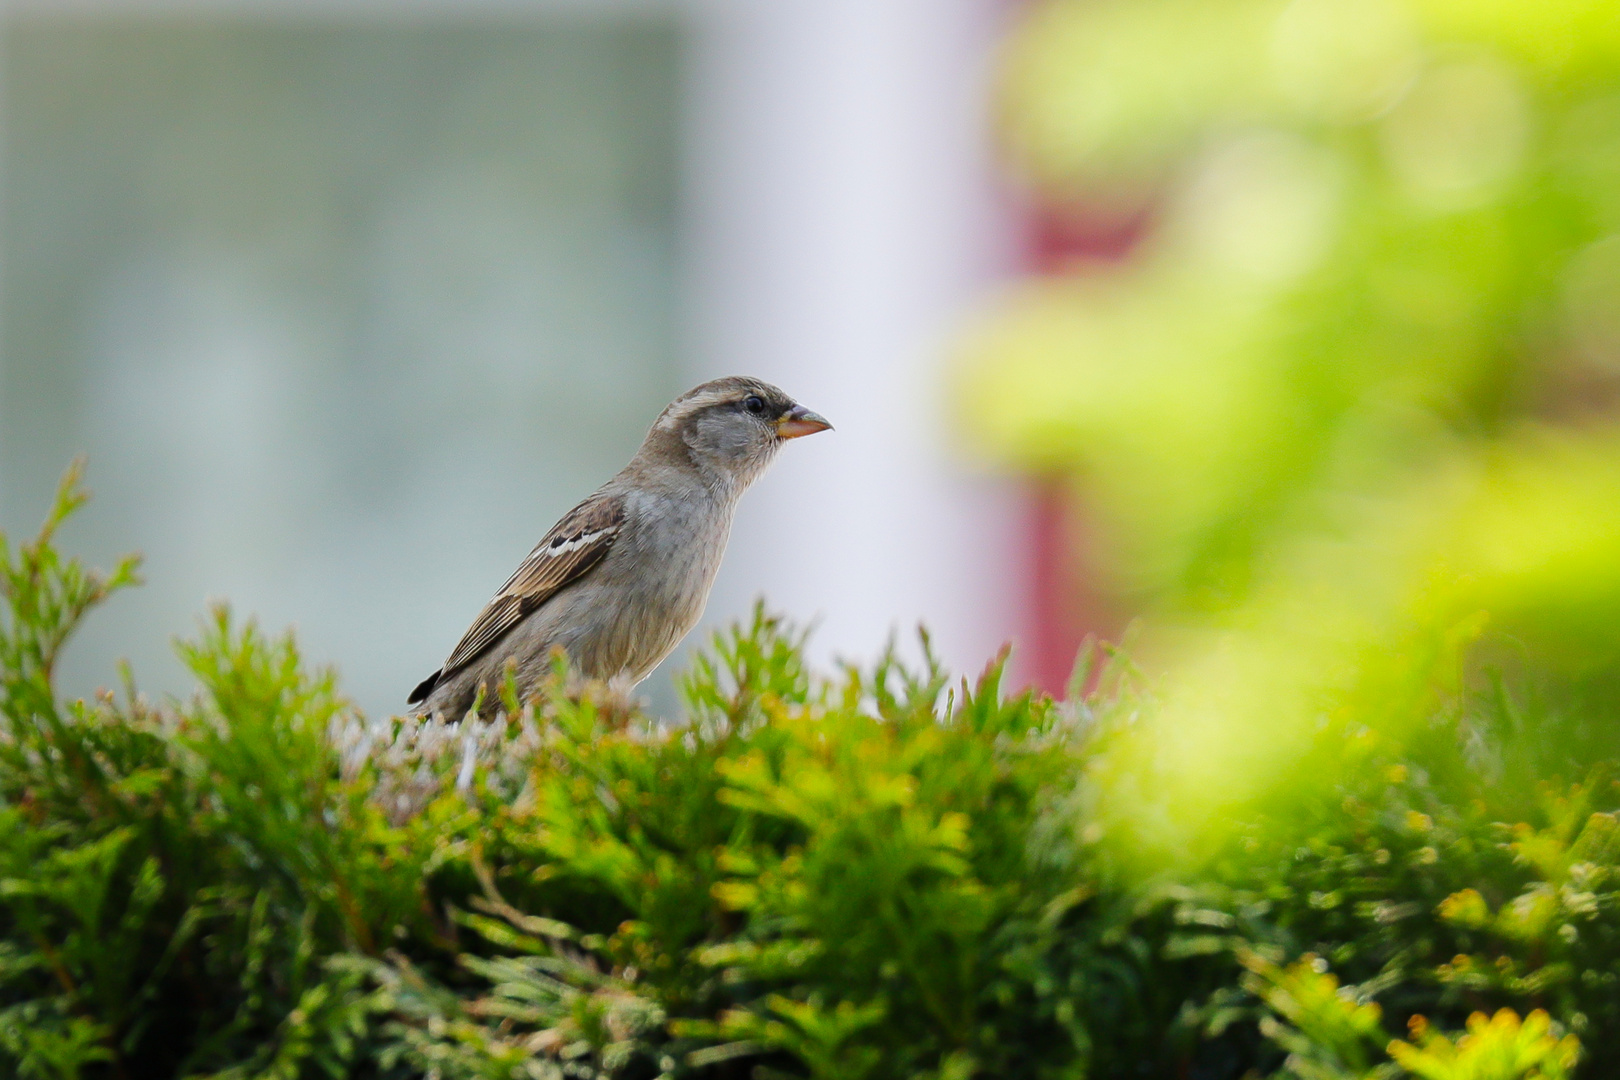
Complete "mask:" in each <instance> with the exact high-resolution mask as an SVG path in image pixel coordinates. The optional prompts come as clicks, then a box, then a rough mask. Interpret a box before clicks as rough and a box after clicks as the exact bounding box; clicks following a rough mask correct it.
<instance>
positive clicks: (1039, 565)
mask: <svg viewBox="0 0 1620 1080" xmlns="http://www.w3.org/2000/svg"><path fill="white" fill-rule="evenodd" d="M1147 217H1148V215H1147V212H1146V211H1145V210H1142V211H1136V212H1132V213H1130V214H1119V213H1109V212H1103V211H1098V210H1091V211H1089V212H1088V210H1087V209H1086V208H1085V207H1080V206H1051V207H1037V208H1036V209H1035V210H1034V211H1033V212H1031V213H1030V215H1029V224H1028V229H1027V232H1026V236H1027V237H1028V240H1027V246H1026V249H1025V251H1026V254H1025V259H1026V262H1027V265H1028V267H1029V269H1030V271H1031V272H1033V273H1035V274H1043V275H1060V274H1065V273H1073V272H1075V271H1077V270H1082V269H1083V268H1085V267H1086V266H1088V265H1090V266H1097V265H1099V264H1107V263H1112V262H1118V261H1119V260H1121V259H1123V258H1124V257H1125V256H1126V255H1128V254H1129V253H1130V252H1131V250H1132V248H1134V247H1135V245H1136V243H1137V241H1138V240H1139V239H1140V237H1141V236H1142V233H1143V232H1144V231H1145V229H1146V226H1147ZM1025 521H1026V526H1025V530H1026V536H1027V538H1028V539H1027V541H1026V542H1027V544H1028V548H1027V550H1028V552H1029V560H1028V562H1027V564H1026V565H1027V566H1028V567H1029V570H1028V573H1029V585H1028V601H1027V602H1028V607H1027V615H1026V618H1027V620H1028V628H1027V633H1028V647H1027V649H1026V657H1025V661H1024V664H1023V667H1024V671H1023V675H1024V677H1025V678H1026V679H1027V680H1028V681H1029V682H1030V683H1031V684H1033V685H1034V686H1036V687H1038V688H1040V689H1042V690H1044V691H1046V692H1047V693H1050V694H1061V693H1062V692H1063V691H1064V689H1065V688H1066V687H1067V685H1068V681H1069V675H1070V673H1071V672H1072V671H1073V668H1074V659H1075V654H1076V653H1077V652H1078V651H1079V649H1080V645H1081V644H1082V643H1083V642H1084V641H1085V639H1086V637H1087V636H1089V635H1093V634H1094V635H1096V636H1098V637H1100V638H1109V637H1114V636H1117V634H1118V632H1119V629H1120V625H1121V621H1120V619H1119V613H1118V612H1115V611H1112V610H1110V607H1109V605H1108V603H1107V600H1106V598H1105V597H1104V596H1103V594H1102V591H1101V590H1100V589H1099V588H1097V585H1096V575H1095V573H1094V572H1093V569H1094V565H1095V563H1094V558H1093V555H1092V551H1091V544H1090V537H1089V536H1088V535H1087V529H1086V513H1085V507H1084V506H1083V505H1077V504H1076V501H1075V498H1074V485H1073V484H1071V483H1070V482H1069V479H1068V478H1067V477H1065V476H1063V475H1061V474H1050V475H1046V476H1039V477H1036V478H1034V480H1033V481H1032V482H1031V484H1030V486H1029V496H1028V511H1027V514H1026V517H1025Z"/></svg>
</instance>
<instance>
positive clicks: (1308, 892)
mask: <svg viewBox="0 0 1620 1080" xmlns="http://www.w3.org/2000/svg"><path fill="white" fill-rule="evenodd" d="M82 499H83V496H82V494H81V493H80V492H79V489H78V487H77V483H76V477H75V476H73V475H70V476H69V478H68V480H67V481H66V482H65V483H64V485H63V488H62V491H61V493H60V495H59V497H58V500H57V503H56V506H55V507H54V509H53V510H52V513H51V515H50V518H49V520H48V522H47V524H46V526H45V528H44V530H43V531H42V532H41V533H40V535H39V536H38V537H37V538H35V539H34V540H32V541H30V542H28V543H25V544H22V545H19V546H16V547H13V546H11V545H10V544H9V543H0V594H3V598H4V601H5V602H4V605H3V607H0V612H3V620H0V1075H15V1076H18V1077H29V1078H40V1080H45V1078H50V1080H56V1078H64V1080H65V1078H85V1080H92V1078H94V1080H100V1078H103V1077H105V1078H129V1080H135V1078H146V1077H154V1078H155V1077H196V1078H202V1077H211V1078H220V1080H224V1078H232V1080H236V1078H241V1080H247V1078H261V1077H262V1078H278V1080H294V1078H303V1077H362V1078H365V1077H375V1078H385V1077H386V1078H394V1077H401V1078H403V1077H436V1078H440V1080H462V1078H465V1080H472V1078H480V1080H483V1078H488V1080H496V1078H500V1080H507V1078H525V1077H526V1078H554V1077H555V1078H562V1077H601V1078H642V1077H658V1076H668V1077H703V1078H741V1077H749V1078H759V1080H770V1078H781V1077H816V1078H826V1080H832V1078H840V1080H841V1078H862V1077H871V1078H885V1080H886V1078H890V1077H917V1078H939V1080H945V1078H960V1080H966V1078H969V1077H1031V1078H1049V1077H1050V1078H1057V1077H1075V1078H1080V1077H1099V1078H1101V1077H1131V1076H1138V1077H1155V1078H1157V1077H1163V1078H1172V1077H1198V1078H1200V1080H1206V1078H1207V1080H1228V1078H1229V1080H1238V1078H1240V1077H1265V1076H1277V1077H1298V1078H1302V1080H1307V1078H1308V1080H1349V1078H1356V1080H1365V1078H1372V1077H1389V1078H1394V1077H1401V1076H1413V1077H1423V1078H1427V1080H1531V1078H1537V1077H1539V1078H1544V1080H1554V1078H1561V1077H1570V1076H1588V1077H1596V1076H1610V1075H1614V1074H1615V1070H1616V1068H1617V1066H1620V1053H1617V1051H1616V1050H1615V1049H1614V1047H1616V1046H1620V992H1617V987H1616V985H1615V984H1616V982H1617V981H1620V976H1617V975H1616V974H1615V973H1616V972H1617V971H1620V876H1617V868H1620V813H1617V810H1620V806H1617V804H1620V799H1617V793H1616V790H1615V786H1614V782H1613V780H1612V779H1611V775H1612V774H1611V772H1610V770H1609V766H1608V765H1606V764H1605V763H1604V761H1603V760H1602V755H1601V754H1598V753H1595V752H1592V746H1593V745H1596V746H1599V747H1601V745H1602V743H1601V740H1598V742H1597V743H1589V742H1585V743H1583V742H1580V741H1578V740H1576V741H1572V740H1569V739H1562V740H1559V739H1554V738H1552V734H1549V733H1554V728H1555V727H1556V726H1557V725H1558V724H1559V723H1566V722H1567V723H1577V722H1579V723H1586V722H1587V719H1588V718H1589V713H1588V714H1582V716H1580V717H1577V718H1576V720H1569V721H1566V720H1563V719H1560V718H1559V717H1558V716H1554V715H1552V714H1551V713H1550V712H1549V713H1548V714H1546V715H1542V714H1541V713H1538V712H1536V711H1535V710H1533V709H1529V710H1528V711H1527V708H1528V707H1526V706H1524V705H1522V704H1515V701H1516V700H1517V699H1516V698H1515V697H1514V695H1513V693H1510V692H1509V691H1508V690H1505V689H1504V690H1501V691H1500V692H1494V693H1490V694H1480V695H1471V694H1468V693H1459V694H1458V695H1457V696H1456V697H1455V699H1454V700H1451V701H1449V702H1448V703H1447V705H1446V707H1445V708H1443V709H1441V710H1440V711H1439V712H1437V714H1436V715H1435V716H1434V717H1433V719H1432V722H1431V723H1430V724H1429V725H1428V726H1427V727H1426V728H1425V729H1424V730H1423V731H1421V732H1419V733H1417V734H1416V735H1415V736H1413V735H1410V733H1408V735H1407V736H1404V737H1402V738H1400V739H1397V738H1395V737H1394V736H1393V735H1389V734H1381V733H1380V732H1379V731H1378V730H1377V727H1376V725H1374V724H1372V723H1370V722H1369V718H1367V717H1343V718H1335V719H1334V720H1333V721H1332V722H1329V723H1324V724H1323V726H1322V728H1321V730H1320V731H1319V732H1318V736H1317V741H1318V746H1317V747H1316V750H1315V752H1314V756H1313V757H1312V758H1311V759H1310V763H1309V765H1308V767H1309V768H1311V769H1314V770H1319V774H1320V779H1319V781H1318V782H1314V783H1311V784H1308V785H1305V788H1304V790H1305V791H1306V792H1307V793H1308V794H1307V795H1305V796H1299V795H1298V794H1297V793H1296V794H1294V795H1291V796H1289V797H1288V798H1286V799H1284V798H1283V797H1282V796H1279V795H1276V794H1275V793H1274V794H1273V795H1272V796H1271V797H1268V798H1267V799H1264V800H1257V801H1255V802H1253V803H1252V804H1248V805H1245V806H1244V807H1242V808H1240V809H1239V810H1236V811H1233V820H1232V821H1231V822H1230V828H1229V830H1228V831H1227V834H1226V835H1227V839H1226V840H1224V841H1223V842H1222V843H1221V844H1220V845H1219V846H1218V848H1217V849H1215V850H1213V851H1210V852H1204V853H1201V854H1199V855H1198V857H1196V858H1193V857H1190V856H1189V857H1188V858H1186V859H1184V860H1182V861H1179V862H1178V861H1175V860H1170V861H1169V862H1164V863H1160V864H1157V865H1155V866H1153V867H1152V868H1148V864H1146V863H1144V862H1143V860H1142V859H1141V858H1140V857H1139V856H1140V851H1139V850H1138V849H1139V848H1140V847H1141V846H1143V845H1146V844H1148V843H1150V840H1149V839H1148V831H1149V830H1147V829H1146V828H1145V827H1144V826H1143V823H1144V822H1145V821H1147V819H1148V818H1149V817H1150V816H1151V814H1152V812H1153V806H1154V802H1153V798H1152V795H1153V793H1152V790H1151V788H1152V777H1151V776H1150V775H1140V774H1131V773H1129V769H1130V768H1131V767H1132V766H1131V765H1130V763H1129V762H1128V761H1127V760H1126V759H1125V758H1123V757H1122V756H1121V755H1119V754H1118V753H1117V752H1116V751H1117V747H1118V746H1119V745H1121V740H1122V737H1123V736H1124V735H1125V734H1126V733H1129V732H1131V731H1132V730H1133V728H1135V727H1137V726H1138V725H1139V724H1140V722H1141V719H1142V717H1144V716H1145V715H1148V714H1150V713H1151V712H1152V710H1153V709H1154V705H1155V703H1154V698H1153V694H1152V692H1151V687H1150V686H1147V685H1145V684H1144V682H1145V681H1144V680H1143V679H1142V678H1141V677H1140V676H1139V675H1138V674H1137V673H1136V672H1135V671H1134V669H1133V668H1132V667H1131V666H1130V664H1129V662H1128V661H1127V660H1126V659H1124V658H1123V657H1122V656H1120V655H1117V654H1111V653H1109V652H1107V651H1106V650H1099V649H1095V648H1094V649H1091V650H1089V651H1088V653H1087V654H1086V655H1085V657H1084V658H1083V662H1082V664H1081V666H1080V668H1079V669H1078V670H1077V673H1076V680H1075V684H1074V691H1073V692H1072V693H1071V694H1070V695H1069V696H1068V698H1067V700H1063V701H1054V700H1051V699H1048V698H1045V697H1042V696H1039V695H1034V694H1030V693H1016V694H1009V693H1007V692H1005V691H1004V689H1003V686H1002V674H1001V672H1002V663H1003V661H1004V659H1005V657H1004V656H1003V657H1000V658H998V659H997V660H996V661H994V662H992V663H991V664H990V665H989V667H988V668H987V669H986V671H985V672H984V673H983V675H981V676H980V678H979V679H978V680H977V681H976V682H974V683H971V684H970V683H968V682H965V681H953V680H951V679H950V678H948V677H947V675H946V674H945V673H944V672H943V671H942V670H940V668H939V665H938V664H937V663H936V662H935V661H934V660H933V659H932V657H931V654H930V653H929V652H928V649H927V639H926V638H923V642H922V644H923V650H922V651H923V654H924V660H923V662H922V663H921V664H920V665H914V666H907V665H906V664H904V663H902V662H901V661H900V660H899V659H897V658H896V656H895V655H894V654H893V653H892V652H891V654H890V655H888V656H885V657H884V658H882V659H881V660H879V661H878V662H877V663H876V664H874V665H872V666H870V667H847V668H844V669H843V670H840V671H838V672H837V673H835V674H833V675H831V676H820V675H817V674H815V673H813V672H811V671H809V670H808V669H807V668H806V666H805V663H804V650H803V644H804V640H803V635H802V633H801V632H799V631H797V630H795V629H793V628H792V627H791V626H789V625H788V624H786V623H785V622H783V621H782V620H780V619H778V618H776V617H773V616H770V615H768V614H766V613H765V612H764V611H763V610H761V611H759V612H756V614H755V616H754V618H753V620H752V622H751V623H750V624H748V625H745V626H739V627H737V628H735V629H734V630H732V631H731V632H729V633H727V634H724V635H721V636H720V637H719V638H718V639H717V640H716V641H715V642H714V643H713V645H712V646H711V648H710V649H709V650H708V651H707V652H706V653H704V654H703V655H702V656H701V657H700V658H699V659H698V660H697V661H696V662H695V664H694V666H693V667H692V669H691V670H690V671H689V672H688V674H687V675H686V677H685V678H684V680H683V682H682V691H683V694H684V698H685V702H686V713H685V716H684V717H682V718H681V719H680V720H679V721H678V722H670V723H661V722H659V721H657V720H655V719H653V718H651V717H649V716H647V715H646V714H645V713H644V712H643V711H642V709H641V707H640V705H639V704H638V703H637V702H635V701H634V700H629V699H626V698H625V697H623V696H622V695H617V694H615V693H613V692H611V691H610V690H609V689H608V688H605V687H602V686H595V685H588V684H579V683H577V682H576V681H575V680H573V679H572V678H571V676H570V675H569V673H568V671H567V670H566V667H565V665H564V664H563V663H562V662H561V661H559V662H558V665H557V667H556V670H555V672H554V676H553V678H552V680H551V682H550V684H549V685H548V687H547V688H546V690H545V692H544V693H543V694H541V695H539V697H538V698H537V699H536V700H534V701H531V702H520V701H517V700H515V699H514V696H513V694H512V689H511V687H507V688H506V691H505V693H504V695H503V697H504V701H503V704H504V706H505V708H504V712H503V713H502V715H501V716H500V717H499V719H497V720H496V721H494V722H487V723H486V722H480V721H476V720H471V719H469V720H468V721H466V722H464V723H461V724H457V725H436V724H423V723H420V722H418V721H414V720H411V719H408V718H368V717H365V716H362V715H361V714H359V713H358V712H357V711H356V710H355V709H354V708H353V707H352V706H351V705H350V704H349V703H347V702H346V701H345V700H344V699H343V698H342V696H341V695H340V693H339V692H338V690H337V688H336V685H335V680H334V678H333V676H332V674H331V673H330V672H325V671H321V670H318V669H313V668H311V667H310V666H309V665H308V664H307V663H306V662H305V661H304V659H303V658H302V657H301V656H300V654H299V652H298V651H297V649H296V647H295V645H294V643H293V641H292V640H291V639H290V638H288V637H280V638H277V637H273V636H268V635H266V634H264V633H262V632H261V631H260V630H258V629H257V628H256V627H254V626H253V625H252V624H251V623H247V624H242V623H239V622H237V621H236V620H234V619H233V618H232V617H231V616H230V615H229V614H228V613H226V612H225V611H223V610H221V611H216V612H214V613H213V614H212V615H211V616H210V617H209V619H208V620H207V621H206V623H205V624H204V626H203V628H202V630H201V632H200V634H199V635H198V637H197V638H196V640H194V641H192V642H189V643H187V644H184V645H182V646H181V647H180V648H181V655H182V656H183V657H184V659H185V661H186V663H187V664H188V665H189V667H190V669H191V671H192V672H193V674H194V675H195V677H196V681H197V687H198V689H197V691H196V693H195V694H194V695H193V696H192V697H191V698H189V699H187V700H184V701H167V702H154V701H150V700H147V699H146V698H144V697H142V696H141V695H140V694H138V693H136V692H135V691H134V689H133V688H132V687H133V680H132V679H130V678H128V677H127V676H126V678H125V680H124V686H123V688H122V689H120V690H119V691H117V692H112V693H104V694H102V695H100V696H98V697H96V698H95V699H94V700H91V701H64V700H62V698H61V696H60V695H59V694H58V693H57V691H56V689H55V687H54V686H53V684H52V669H53V667H54V664H55V661H56V659H57V657H58V655H59V654H60V651H61V649H62V647H63V646H64V645H65V644H66V642H67V641H68V640H69V638H70V637H71V635H72V632H73V630H74V629H75V627H76V626H77V625H78V624H79V623H80V621H81V620H82V619H83V618H84V617H85V616H86V615H87V614H89V613H90V612H91V611H92V610H93V608H94V607H95V606H96V605H97V604H99V603H100V602H102V601H103V600H105V599H107V598H108V597H109V596H110V595H112V594H113V593H114V592H116V591H117V590H118V589H121V588H123V587H126V586H128V585H131V584H134V583H135V581H136V568H135V564H134V563H133V561H126V562H124V563H121V564H120V565H119V566H118V567H117V568H115V569H114V570H113V571H112V572H111V573H107V574H99V573H95V572H92V571H89V570H86V569H85V568H83V567H82V566H81V565H80V564H79V563H77V562H76V561H74V560H72V559H69V558H66V557H65V556H64V555H62V554H61V552H60V551H59V550H58V549H57V547H56V535H55V533H56V528H57V526H58V525H59V524H60V523H61V521H62V520H63V519H64V518H65V517H66V516H67V515H68V514H70V513H71V512H72V511H73V510H74V509H76V508H77V506H78V505H79V503H80V502H81V501H82ZM1538 733H1539V734H1538ZM1541 736H1546V740H1542V739H1541ZM1549 740H1550V741H1551V742H1553V743H1556V744H1557V745H1561V746H1565V747H1575V748H1576V749H1574V750H1570V751H1569V752H1568V753H1567V754H1566V755H1565V756H1564V757H1562V758H1549V759H1548V760H1545V761H1542V760H1536V759H1533V758H1532V757H1529V756H1527V755H1525V754H1521V753H1518V752H1517V748H1522V747H1523V746H1525V745H1529V744H1531V743H1538V741H1549ZM1555 773H1556V774H1558V775H1561V776H1563V777H1564V779H1556V778H1555ZM1133 785H1134V787H1133ZM1133 792H1134V794H1133Z"/></svg>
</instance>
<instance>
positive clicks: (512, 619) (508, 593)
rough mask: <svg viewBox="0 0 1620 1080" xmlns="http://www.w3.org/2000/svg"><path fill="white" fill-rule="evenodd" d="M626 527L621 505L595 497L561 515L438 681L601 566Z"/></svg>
mask: <svg viewBox="0 0 1620 1080" xmlns="http://www.w3.org/2000/svg"><path fill="white" fill-rule="evenodd" d="M623 526H624V501H623V500H622V499H621V498H620V497H619V496H617V495H603V494H596V495H592V496H591V497H590V498H588V499H586V500H585V501H584V502H582V503H580V504H579V505H578V506H576V507H574V508H573V509H572V510H570V511H568V513H566V514H564V515H563V518H562V520H561V521H559V522H557V524H555V525H553V526H552V527H551V531H550V532H548V533H546V535H545V537H544V538H542V539H541V541H540V542H539V543H538V544H536V545H535V548H534V550H533V551H531V552H529V557H528V558H526V559H524V560H523V562H522V563H521V564H520V565H519V566H518V568H517V569H516V570H515V571H513V573H512V576H511V577H510V578H507V580H506V584H505V585H502V586H501V589H500V591H499V592H497V593H496V594H495V596H494V597H493V598H492V599H491V600H490V602H489V603H488V604H486V605H485V606H484V610H483V611H481V612H480V613H479V615H478V618H476V619H474V620H473V624H472V626H470V627H469V628H468V629H467V633H466V635H465V636H464V637H463V638H462V639H461V642H460V644H458V645H457V646H456V647H455V650H454V651H453V652H451V653H450V659H448V660H446V661H445V662H444V668H443V669H442V673H441V675H440V678H446V677H448V676H450V675H451V674H452V673H454V672H455V671H457V670H459V669H460V668H463V667H465V666H467V665H468V664H469V663H471V662H472V661H473V660H475V659H477V658H478V656H479V654H480V653H482V652H483V651H484V650H485V649H487V648H489V647H490V646H491V645H493V644H495V642H497V641H499V640H500V637H501V635H502V634H504V633H506V632H507V631H508V630H510V629H512V627H514V626H516V625H517V624H518V622H519V620H521V619H522V618H523V617H524V616H525V615H527V614H529V613H530V612H531V611H533V610H534V609H535V608H537V607H539V606H540V605H541V604H543V603H545V602H546V601H547V600H549V599H551V598H552V597H553V596H555V595H556V594H557V593H558V591H559V590H561V589H562V588H563V587H564V586H566V585H570V584H572V583H573V582H575V581H578V580H579V579H580V577H582V576H583V575H584V574H585V573H586V572H587V571H589V570H590V569H591V567H593V566H595V565H596V564H597V563H599V562H601V561H602V557H603V556H604V555H606V554H607V552H608V548H610V547H612V546H613V541H614V540H615V539H617V538H618V535H619V530H620V529H621V528H622V527H623Z"/></svg>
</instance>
